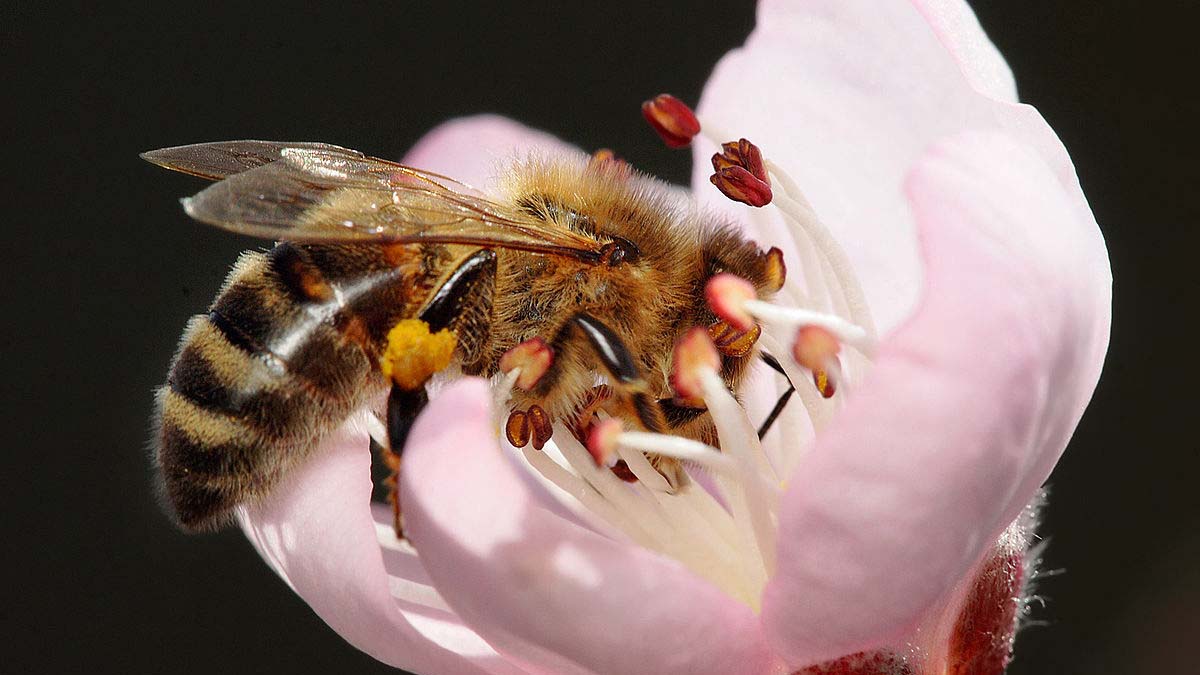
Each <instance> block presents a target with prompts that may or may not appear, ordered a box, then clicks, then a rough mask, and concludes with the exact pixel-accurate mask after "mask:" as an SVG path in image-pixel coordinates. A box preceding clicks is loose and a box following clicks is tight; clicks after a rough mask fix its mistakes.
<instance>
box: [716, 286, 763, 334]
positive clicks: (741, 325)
mask: <svg viewBox="0 0 1200 675" xmlns="http://www.w3.org/2000/svg"><path fill="white" fill-rule="evenodd" d="M756 297H757V294H756V293H755V291H754V284H751V283H750V282H749V281H746V280H745V279H743V278H741V277H739V276H736V275H733V274H729V273H728V272H722V273H721V274H717V275H714V276H713V277H712V278H711V279H709V280H708V283H707V284H706V285H705V286H704V299H705V300H706V301H707V302H708V306H709V307H711V308H712V311H713V313H714V314H716V315H717V316H719V317H721V318H722V319H724V320H725V321H727V322H728V323H729V324H730V325H732V326H733V327H734V328H737V329H738V330H740V331H748V330H750V329H751V328H753V327H754V317H753V316H751V315H750V312H747V311H746V309H745V308H744V307H743V306H742V305H743V304H744V303H745V302H746V301H747V300H753V299H755V298H756Z"/></svg>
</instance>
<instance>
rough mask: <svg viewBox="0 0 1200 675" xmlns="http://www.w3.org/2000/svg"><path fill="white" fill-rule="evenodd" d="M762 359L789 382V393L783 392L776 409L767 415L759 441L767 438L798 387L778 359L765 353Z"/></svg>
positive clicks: (760, 429)
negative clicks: (764, 437)
mask: <svg viewBox="0 0 1200 675" xmlns="http://www.w3.org/2000/svg"><path fill="white" fill-rule="evenodd" d="M760 358H762V360H763V363H765V364H767V365H768V366H770V367H771V370H774V371H775V372H777V373H779V374H780V375H783V379H785V380H787V382H788V388H787V391H785V392H783V394H782V395H781V396H780V397H779V400H778V401H776V402H775V407H774V408H771V414H769V415H767V419H766V420H764V421H763V423H762V425H761V426H760V427H758V438H759V440H761V439H762V437H763V436H766V435H767V432H768V431H770V430H771V425H773V424H775V420H776V419H778V418H779V415H780V413H782V412H783V407H784V406H786V405H787V402H788V401H790V400H791V398H792V394H794V393H795V392H796V385H794V384H792V378H790V377H788V374H787V373H786V372H785V371H784V370H783V366H782V365H780V364H779V360H778V359H776V358H775V357H774V356H771V355H770V354H767V353H765V352H764V353H763V354H761V355H760Z"/></svg>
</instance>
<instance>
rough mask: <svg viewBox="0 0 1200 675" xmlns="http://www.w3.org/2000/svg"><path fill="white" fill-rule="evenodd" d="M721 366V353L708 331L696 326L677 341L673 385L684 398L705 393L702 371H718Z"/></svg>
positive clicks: (673, 361) (673, 362)
mask: <svg viewBox="0 0 1200 675" xmlns="http://www.w3.org/2000/svg"><path fill="white" fill-rule="evenodd" d="M720 367H721V355H720V354H718V353H717V349H716V347H714V346H713V343H712V339H711V338H709V336H708V331H707V330H705V329H703V328H700V327H696V328H693V329H691V330H690V331H688V332H687V333H686V334H684V336H683V337H682V338H680V339H679V342H677V343H675V358H674V359H673V360H672V363H671V386H672V387H674V389H675V392H676V393H677V394H679V396H680V397H682V398H695V397H697V396H702V395H703V387H702V386H701V384H702V383H701V381H700V373H702V372H704V371H706V370H707V371H712V372H716V370H717V369H718V368H720Z"/></svg>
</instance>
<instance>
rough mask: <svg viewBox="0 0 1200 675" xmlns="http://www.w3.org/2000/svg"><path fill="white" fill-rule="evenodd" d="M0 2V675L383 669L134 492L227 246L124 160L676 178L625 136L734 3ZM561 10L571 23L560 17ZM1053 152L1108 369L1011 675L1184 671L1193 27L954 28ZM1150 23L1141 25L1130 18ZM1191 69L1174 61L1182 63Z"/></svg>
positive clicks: (697, 56)
mask: <svg viewBox="0 0 1200 675" xmlns="http://www.w3.org/2000/svg"><path fill="white" fill-rule="evenodd" d="M22 4H28V5H30V6H29V7H20V6H13V5H8V6H6V8H4V9H3V10H0V17H2V18H3V28H0V30H2V31H3V36H4V37H3V39H4V52H5V57H4V65H3V66H2V67H3V68H4V69H5V70H9V71H11V72H10V73H9V74H7V75H6V76H5V77H4V82H5V87H6V89H7V91H6V96H5V100H4V104H3V107H4V108H5V109H6V110H7V112H8V114H9V116H10V120H11V119H13V118H12V117H11V116H12V115H14V114H15V116H16V117H17V119H18V121H17V122H16V123H15V124H13V123H11V122H10V124H12V126H9V127H8V128H7V130H6V131H7V132H8V133H6V134H5V135H6V136H7V141H6V143H5V145H6V148H5V150H6V151H5V152H3V153H2V161H3V162H4V163H5V165H6V170H5V172H4V175H3V176H4V177H3V190H4V192H5V194H6V197H7V199H6V202H7V203H9V204H14V203H15V204H16V208H15V210H13V211H10V213H9V216H8V218H7V226H6V228H5V237H4V241H5V242H6V251H5V254H4V258H3V260H4V267H3V270H4V271H3V275H4V277H5V283H4V284H3V287H2V288H3V297H4V299H5V300H4V302H5V316H7V321H6V323H7V330H5V331H3V333H0V348H2V349H3V354H4V356H5V358H4V367H5V370H6V372H7V375H6V376H5V377H4V378H3V383H4V385H3V386H4V389H5V405H4V406H3V412H4V414H5V415H6V416H8V417H9V418H10V419H9V422H8V424H7V426H6V428H7V429H8V433H10V434H12V436H11V437H10V438H11V442H10V443H9V444H8V448H7V451H6V453H5V457H6V459H5V461H4V470H3V472H2V476H0V481H3V492H0V495H2V496H3V500H4V503H3V506H2V507H0V517H2V518H3V519H4V527H3V530H2V535H3V537H4V539H5V546H4V554H3V557H2V558H0V560H2V561H3V562H2V564H3V566H4V568H5V569H6V570H9V574H7V575H6V576H7V579H8V580H7V582H5V583H3V584H0V594H3V601H2V603H0V606H2V607H3V610H0V616H3V625H2V626H0V629H2V632H0V635H2V636H3V637H2V640H3V644H4V645H5V647H4V648H3V650H2V651H3V657H0V658H2V660H3V663H4V665H3V667H2V668H0V669H3V670H4V671H6V672H72V671H80V670H83V669H84V668H86V669H87V670H89V671H91V672H105V673H107V672H126V673H128V672H167V671H170V672H173V673H191V672H196V673H201V672H211V671H216V670H220V671H222V672H283V671H286V672H293V673H306V672H314V673H315V672H386V671H387V669H386V668H384V667H383V666H381V665H379V664H377V663H375V662H374V661H372V660H371V659H370V658H369V657H367V656H365V655H363V654H361V653H359V652H358V651H356V650H355V649H353V648H351V647H350V646H348V645H347V644H345V643H344V642H343V641H342V640H341V638H339V637H338V636H337V635H336V634H335V633H333V632H332V631H331V630H329V629H328V628H327V627H326V626H325V625H324V624H323V623H322V621H321V620H320V619H319V618H317V617H316V616H315V615H314V614H313V613H312V612H311V611H310V610H309V609H308V607H307V606H306V605H305V604H304V603H303V602H302V601H301V600H300V599H299V598H298V597H296V596H294V595H293V594H292V593H291V591H289V590H288V588H287V587H286V586H285V585H284V584H283V583H282V582H281V581H279V579H277V578H276V577H275V575H274V574H272V573H271V572H270V571H269V570H268V569H267V567H266V565H264V564H263V563H262V562H261V561H260V560H259V558H258V556H257V555H255V554H254V552H253V551H252V550H251V548H250V546H248V545H247V543H246V542H245V541H244V540H243V538H242V537H241V535H240V534H239V533H237V532H232V531H231V532H224V533H221V534H216V535H209V536H200V537H189V536H184V535H182V534H180V533H178V532H177V531H175V530H174V529H173V528H172V526H171V525H170V524H169V522H168V521H167V519H166V518H165V517H164V516H163V515H161V513H160V512H159V510H158V506H157V504H156V502H155V499H154V497H153V495H152V487H151V477H150V466H149V463H148V459H147V451H146V444H147V439H148V428H149V422H148V420H149V418H150V412H151V390H152V388H153V387H154V386H156V385H157V384H159V383H160V382H161V381H162V380H163V378H164V374H165V369H166V365H167V363H168V360H169V358H170V356H171V354H172V352H173V350H174V349H175V344H176V340H177V338H178V336H179V334H180V332H181V330H182V327H183V325H184V322H185V321H186V319H187V317H188V316H190V315H192V314H194V313H196V312H198V311H201V310H202V309H203V308H204V307H205V306H206V304H207V303H208V302H209V300H210V299H211V297H212V296H213V294H214V293H215V291H216V289H217V287H218V285H219V283H220V281H221V279H222V277H223V276H224V274H225V271H226V269H227V268H228V266H229V265H230V263H231V262H232V261H233V260H234V258H235V256H236V255H237V253H238V251H240V250H241V249H243V248H249V247H253V246H259V245H260V243H259V242H256V241H251V240H248V239H240V238H238V237H235V236H232V235H229V234H226V233H223V232H219V231H217V230H214V229H211V228H206V227H203V226H200V225H197V224H195V223H193V222H190V221H188V220H187V219H186V217H185V216H184V214H183V213H182V211H181V210H180V208H179V205H178V202H177V199H178V198H179V197H181V196H184V195H188V194H191V193H193V192H195V191H196V190H197V189H198V188H199V183H198V182H197V181H195V180H193V179H190V178H187V177H185V176H181V175H175V174H169V173H166V172H163V171H161V170H158V169H155V168H154V167H151V166H150V165H148V164H145V163H143V162H141V161H140V160H139V159H138V158H137V153H138V152H139V151H142V150H146V149H150V148H157V147H161V146H167V145H176V144H182V143H190V142H197V141H204V140H222V139H234V138H248V137H249V138H268V139H288V140H293V139H294V140H299V139H310V140H322V141H328V142H332V143H338V144H341V145H346V146H350V147H354V148H358V149H362V150H364V151H367V152H369V153H370V154H375V155H378V156H382V157H399V156H401V155H402V154H403V153H404V151H405V150H406V149H407V148H408V147H409V146H410V145H411V144H412V143H413V142H415V141H416V140H417V139H418V138H419V137H420V136H421V135H422V133H424V132H425V131H426V130H427V129H429V128H430V127H432V126H434V125H435V124H437V123H438V122H440V121H443V120H445V119H447V118H450V117H454V116H457V115H464V114H470V113H477V112H485V111H493V112H499V113H502V114H505V115H509V116H511V117H514V118H516V119H519V120H522V121H524V122H525V123H527V124H530V125H532V126H534V127H540V128H542V129H546V130H549V131H551V132H553V133H555V134H558V135H559V136H561V137H563V138H566V139H570V140H572V141H574V142H576V143H578V144H579V145H581V146H582V147H584V148H588V149H592V148H596V147H600V146H608V147H611V148H613V149H614V150H616V152H617V153H618V154H619V155H622V156H624V157H626V158H627V159H629V160H630V161H631V162H632V163H633V164H635V165H636V166H638V167H640V168H643V169H645V170H648V171H650V172H651V173H656V174H658V175H660V176H663V177H665V178H667V179H669V180H672V181H674V182H677V183H686V182H687V180H688V176H689V164H690V155H689V153H669V152H666V151H664V150H662V149H661V147H660V145H659V144H658V142H657V140H656V139H655V137H654V136H653V135H652V134H651V132H650V131H649V130H648V129H647V128H646V127H645V125H644V122H643V121H642V119H641V116H640V114H639V112H638V105H639V104H640V102H641V101H642V100H643V99H645V98H648V97H649V96H651V95H653V94H655V93H658V92H660V91H671V92H673V93H675V94H676V95H678V96H679V97H681V98H682V99H684V100H685V101H695V100H696V99H697V97H698V96H699V93H700V90H701V87H702V85H703V84H704V81H705V79H706V77H707V75H708V73H709V71H710V69H711V67H712V66H713V64H714V63H715V62H716V60H717V59H718V58H719V57H720V56H721V54H723V53H724V52H725V51H726V50H728V49H730V48H732V47H734V46H737V45H739V44H740V43H741V42H742V41H743V40H744V38H745V36H746V35H747V33H748V32H749V31H750V29H751V28H752V26H753V7H752V4H751V3H749V2H744V3H743V2H720V3H708V4H706V6H701V5H697V4H693V3H688V2H675V3H663V2H653V3H651V2H606V3H603V5H602V6H601V5H600V4H596V5H591V6H584V5H583V4H571V6H570V7H567V8H564V7H562V6H560V4H559V3H553V4H548V5H547V6H544V7H541V6H539V7H534V3H513V4H511V5H499V4H486V5H485V3H478V4H470V5H462V6H460V5H457V4H455V3H437V4H436V5H425V4H417V3H407V2H399V1H397V2H391V3H388V4H386V5H385V9H383V10H382V11H379V12H376V13H359V12H351V11H350V10H349V8H348V7H347V8H346V9H345V10H341V9H338V8H334V7H333V6H330V7H331V8H330V9H328V10H324V11H321V12H320V13H310V12H308V11H307V10H304V11H302V10H298V9H292V8H287V7H284V6H282V5H279V6H275V5H272V4H270V3H245V4H242V5H239V7H238V9H237V10H236V11H228V10H224V9H220V8H218V6H217V4H215V3H159V4H158V5H157V6H155V8H154V10H153V11H149V12H135V11H126V10H123V9H120V8H118V7H116V6H115V5H114V6H107V5H106V6H105V9H104V11H98V10H97V9H96V8H95V7H90V8H87V9H85V8H84V7H82V6H80V7H78V8H72V7H70V6H69V5H65V4H61V3H60V4H55V5H54V9H53V10H50V9H45V8H41V7H39V8H37V9H34V8H33V7H32V3H22ZM561 4H566V3H561ZM972 4H973V5H974V7H975V9H976V11H977V13H978V15H979V17H980V20H981V22H982V23H983V25H984V27H985V28H986V30H987V31H988V33H989V34H990V35H991V37H992V39H993V40H994V41H995V42H996V44H997V45H998V46H999V47H1000V49H1001V51H1002V52H1003V53H1004V54H1005V56H1006V57H1007V58H1008V61H1009V63H1010V64H1011V66H1012V68H1013V70H1014V71H1015V73H1016V78H1017V83H1018V86H1019V88H1020V91H1021V95H1022V99H1023V100H1024V101H1026V102H1029V103H1032V104H1034V105H1036V106H1037V107H1038V108H1039V109H1040V110H1041V112H1042V114H1043V115H1044V116H1045V117H1046V119H1047V120H1048V121H1049V122H1050V124H1051V125H1052V126H1053V127H1054V128H1055V130H1056V131H1057V132H1058V134H1059V135H1060V136H1061V138H1062V140H1063V142H1064V143H1065V144H1066V146H1067V148H1068V149H1069V150H1070V152H1071V154H1072V156H1073V158H1074V161H1075V164H1076V167H1077V169H1078V172H1079V175H1080V180H1081V181H1082V184H1083V187H1084V191H1085V192H1086V193H1087V195H1088V197H1089V199H1090V201H1091V204H1092V207H1093V209H1094V210H1095V213H1096V217H1097V220H1098V221H1099V222H1100V224H1101V227H1102V229H1103V230H1104V234H1105V236H1106V238H1107V241H1108V246H1109V250H1110V253H1111V258H1112V267H1113V273H1114V277H1115V279H1116V286H1115V309H1114V317H1115V318H1114V328H1113V336H1112V346H1111V348H1110V352H1109V360H1108V365H1107V368H1106V370H1105V373H1104V377H1103V379H1102V381H1101V383H1100V387H1099V390H1098V391H1097V393H1096V397H1095V399H1094V400H1093V402H1092V405H1091V408H1090V409H1089V411H1088V413H1087V415H1086V416H1085V418H1084V420H1083V423H1082V426H1081V427H1080V429H1079V431H1078V432H1077V433H1076V434H1075V438H1074V440H1073V441H1072V444H1071V446H1070V448H1069V449H1068V451H1067V453H1066V455H1065V457H1064V458H1063V460H1062V462H1061V463H1060V465H1059V467H1058V469H1057V470H1056V471H1055V473H1054V475H1053V476H1052V478H1051V481H1050V482H1051V486H1052V496H1051V501H1050V506H1049V508H1048V510H1047V511H1046V517H1045V526H1044V528H1043V532H1044V533H1045V534H1046V535H1047V536H1048V537H1049V539H1050V546H1049V548H1048V549H1047V552H1046V568H1047V569H1051V570H1061V573H1059V574H1057V575H1055V576H1053V577H1051V578H1048V579H1047V580H1045V581H1044V582H1043V583H1042V584H1041V585H1040V589H1039V590H1040V593H1041V595H1042V596H1043V597H1044V599H1045V601H1044V602H1045V606H1044V607H1041V608H1039V609H1038V610H1037V612H1036V618H1037V620H1038V621H1037V624H1036V625H1033V626H1031V627H1029V628H1027V629H1026V630H1025V631H1024V632H1023V633H1022V634H1021V635H1020V637H1019V639H1018V642H1017V651H1016V653H1017V658H1016V662H1015V663H1014V665H1013V666H1012V668H1011V669H1010V672H1011V673H1014V674H1024V673H1062V674H1072V673H1192V672H1196V666H1195V660H1196V657H1195V656H1194V654H1195V644H1194V641H1195V639H1196V637H1197V636H1198V635H1200V565H1198V563H1200V531H1198V529H1197V524H1198V523H1200V510H1198V509H1197V505H1198V500H1197V496H1196V488H1195V483H1196V479H1195V477H1196V475H1197V474H1198V472H1200V452H1198V443H1197V440H1196V434H1195V432H1194V428H1195V424H1194V422H1195V415H1196V412H1195V410H1194V408H1195V406H1196V403H1197V397H1196V393H1195V392H1196V387H1195V384H1194V382H1195V378H1196V376H1197V374H1198V373H1197V369H1196V363H1195V359H1194V356H1193V355H1194V354H1195V352H1194V351H1193V350H1194V349H1195V347H1194V344H1193V343H1194V341H1195V337H1194V333H1191V332H1190V331H1187V330H1184V329H1182V328H1181V327H1180V326H1179V320H1180V319H1181V318H1182V319H1183V320H1185V321H1186V320H1187V319H1188V318H1190V315H1191V314H1192V313H1194V311H1195V309H1196V307H1197V295H1196V290H1197V283H1196V275H1195V271H1194V267H1193V264H1192V263H1193V262H1194V259H1195V254H1194V251H1195V247H1196V243H1197V238H1196V232H1195V225H1196V223H1197V215H1198V213H1197V207H1196V204H1197V200H1196V199H1195V198H1194V197H1193V198H1186V199H1185V195H1189V194H1191V195H1194V194H1195V187H1194V185H1193V183H1194V181H1195V179H1196V166H1197V160H1200V153H1198V152H1197V146H1196V131H1195V120H1196V119H1197V98H1196V97H1197V94H1196V89H1195V86H1194V85H1195V72H1194V71H1195V67H1196V65H1197V62H1196V60H1195V52H1194V43H1195V39H1194V36H1192V35H1191V31H1192V26H1194V23H1193V22H1192V21H1189V20H1188V18H1187V17H1184V16H1183V10H1182V9H1181V8H1182V7H1183V6H1184V5H1185V4H1186V3H1176V2H1158V3H1131V2H1120V1H1117V0H1087V1H1084V0H1077V1H1059V2H1041V1H1034V0H1005V1H1003V2H999V1H998V2H974V3H972ZM1152 6H1153V7H1155V8H1156V9H1153V10H1152V9H1151V7H1152ZM1188 54H1190V57H1189V56H1187V55H1188Z"/></svg>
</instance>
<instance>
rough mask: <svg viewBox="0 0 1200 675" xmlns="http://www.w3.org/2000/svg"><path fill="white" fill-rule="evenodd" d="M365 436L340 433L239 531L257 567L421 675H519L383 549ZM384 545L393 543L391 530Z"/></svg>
mask: <svg viewBox="0 0 1200 675" xmlns="http://www.w3.org/2000/svg"><path fill="white" fill-rule="evenodd" d="M367 443H368V442H367V436H366V434H365V433H363V432H361V431H358V430H356V429H355V428H354V425H352V424H347V425H345V426H344V427H343V428H342V429H341V430H340V431H339V432H338V433H336V434H334V435H333V437H331V438H329V439H328V440H327V441H326V442H325V443H323V444H322V445H321V447H319V448H318V449H317V450H316V451H315V454H314V457H313V458H312V460H311V461H309V462H307V463H305V464H304V465H303V466H301V467H299V468H298V469H296V470H295V471H293V472H292V473H290V474H289V475H288V476H287V478H286V479H285V481H284V483H283V484H282V485H280V486H279V488H278V489H276V490H275V492H274V493H272V494H271V496H270V497H269V498H268V499H266V500H264V501H263V502H262V503H259V504H256V505H253V506H247V507H243V508H242V509H241V510H240V512H239V514H238V517H239V520H240V521H241V523H242V529H243V530H244V531H245V532H246V536H247V537H248V538H249V539H250V541H251V542H252V543H253V544H254V546H255V547H256V548H257V549H258V551H259V553H260V554H261V555H262V556H263V558H264V559H265V560H266V561H267V562H268V563H269V564H270V565H271V567H272V568H273V569H274V570H275V571H276V572H277V573H278V574H279V576H280V577H282V578H283V579H284V581H286V582H287V583H288V585H289V586H291V587H292V589H293V590H294V591H295V592H296V593H297V594H298V595H299V596H300V597H302V598H304V601H305V602H307V603H308V604H309V606H311V607H312V609H313V611H315V612H316V613H317V615H318V616H320V617H321V618H322V619H324V621H325V622H326V623H328V624H329V625H330V627H331V628H333V629H334V630H335V631H337V632H338V633H339V634H340V635H341V636H342V637H343V638H345V639H346V641H347V642H349V643H350V644H352V645H354V646H355V647H357V648H358V649H361V650H362V651H364V652H366V653H368V654H370V655H371V656H373V657H375V658H376V659H379V660H380V661H383V662H384V663H387V664H390V665H393V666H396V667H398V668H403V669H405V670H411V671H416V672H421V673H445V672H454V673H518V672H521V671H520V669H518V668H516V667H514V666H512V665H511V664H509V663H507V662H506V661H505V659H503V658H502V657H500V656H499V655H497V654H496V653H495V652H494V651H493V650H492V649H491V647H489V646H488V645H487V643H485V642H484V641H483V640H481V639H480V638H479V636H478V635H476V634H475V633H474V632H472V631H471V630H470V629H469V628H467V627H465V626H464V625H463V624H462V622H461V621H460V620H459V619H458V618H457V617H456V616H454V614H453V613H452V612H450V611H449V610H448V608H446V607H445V605H444V603H443V602H442V601H441V600H440V598H439V597H438V596H437V593H436V591H434V590H433V589H432V587H431V586H430V585H429V580H428V578H427V577H426V576H425V574H424V570H423V569H422V568H421V566H420V564H419V563H418V562H417V560H416V557H415V556H414V555H413V554H412V553H411V551H409V552H405V551H403V550H397V549H395V548H393V549H388V550H382V549H381V548H380V539H379V538H377V528H376V523H375V521H374V520H373V519H372V513H371V504H370V499H371V469H370V467H371V465H370V462H371V455H370V452H369V451H368V448H367ZM381 534H382V536H383V537H386V538H388V539H390V540H391V541H394V540H395V536H394V535H393V534H392V533H391V532H390V526H387V527H386V528H384V529H383V532H382V533H381Z"/></svg>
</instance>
